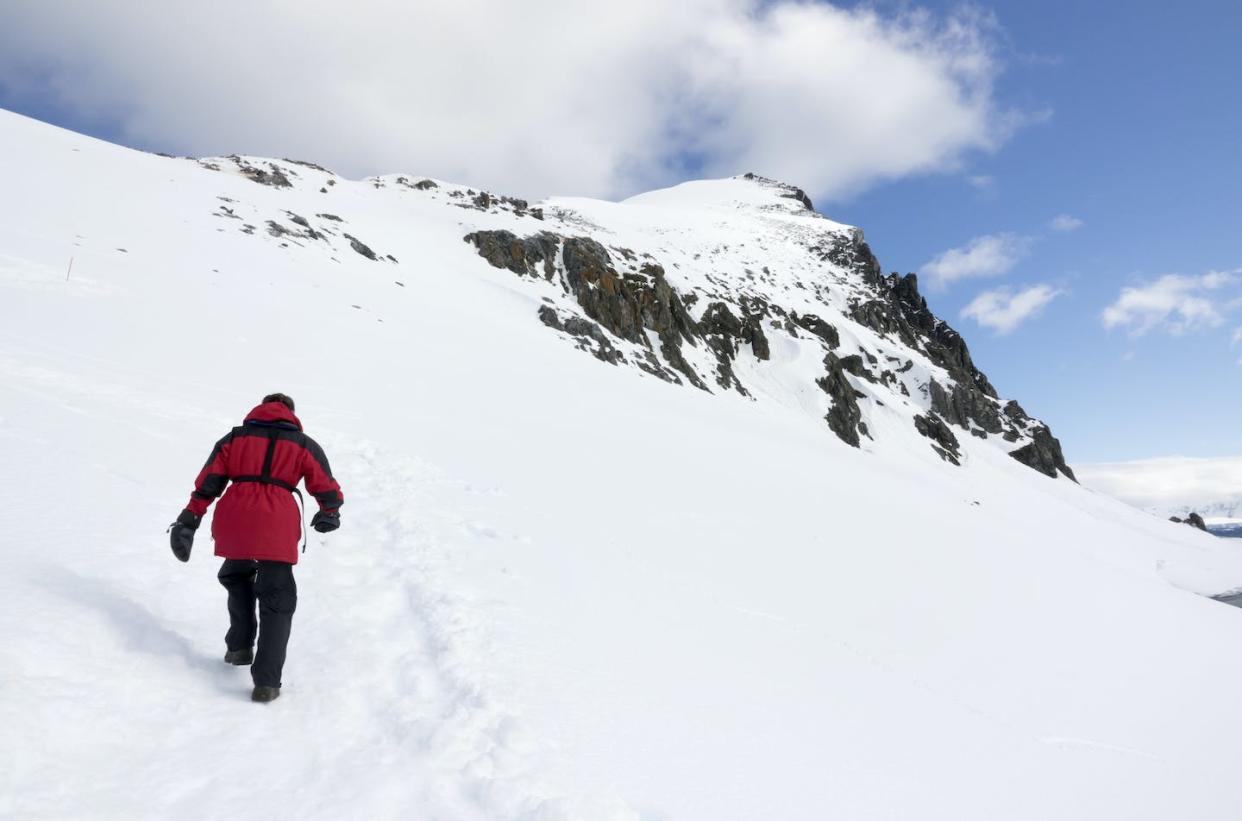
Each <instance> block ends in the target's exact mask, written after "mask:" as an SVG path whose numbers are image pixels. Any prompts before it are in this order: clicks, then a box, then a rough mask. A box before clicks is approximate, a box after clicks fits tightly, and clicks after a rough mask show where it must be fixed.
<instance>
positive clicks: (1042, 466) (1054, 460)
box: [1009, 425, 1078, 481]
mask: <svg viewBox="0 0 1242 821" xmlns="http://www.w3.org/2000/svg"><path fill="white" fill-rule="evenodd" d="M1031 440H1032V441H1031V443H1030V444H1028V445H1024V446H1022V447H1020V448H1018V449H1017V450H1015V451H1011V452H1010V454H1009V455H1010V456H1012V457H1013V458H1015V459H1017V460H1018V461H1019V462H1021V463H1022V464H1024V465H1026V466H1027V467H1030V468H1034V469H1035V470H1038V471H1039V472H1040V473H1042V474H1044V475H1045V476H1051V477H1053V478H1054V479H1055V478H1056V475H1057V472H1058V471H1060V472H1061V473H1063V474H1065V475H1066V476H1068V477H1069V478H1071V479H1074V471H1072V470H1071V469H1070V467H1069V465H1067V464H1065V457H1064V456H1063V455H1062V454H1061V443H1060V442H1059V441H1057V438H1056V437H1055V436H1053V435H1052V431H1050V430H1048V428H1047V426H1046V425H1039V426H1037V427H1036V428H1035V429H1034V430H1033V431H1031ZM1074 481H1078V480H1077V479H1074Z"/></svg>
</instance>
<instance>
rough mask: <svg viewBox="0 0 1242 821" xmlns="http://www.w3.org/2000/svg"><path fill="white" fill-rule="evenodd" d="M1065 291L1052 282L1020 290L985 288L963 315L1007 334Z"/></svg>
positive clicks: (963, 310) (997, 331) (964, 309)
mask: <svg viewBox="0 0 1242 821" xmlns="http://www.w3.org/2000/svg"><path fill="white" fill-rule="evenodd" d="M1062 293H1064V292H1063V291H1061V290H1059V289H1057V288H1054V287H1052V286H1051V285H1042V284H1041V285H1032V286H1030V287H1028V288H1023V289H1021V290H1019V291H1011V290H1009V289H1005V288H998V289H995V290H992V291H984V292H983V293H981V294H979V295H978V296H976V297H975V298H974V299H973V300H971V302H970V304H969V305H967V306H966V307H965V308H963V309H962V316H964V317H966V318H968V319H973V320H975V321H976V322H978V323H979V324H980V325H982V326H983V327H985V328H991V329H992V330H993V331H996V333H998V334H1002V335H1003V334H1007V333H1010V332H1011V331H1013V330H1014V329H1016V328H1017V327H1018V326H1019V325H1021V324H1022V323H1024V322H1026V321H1027V320H1028V319H1031V318H1032V317H1035V316H1037V315H1038V314H1039V312H1040V311H1042V310H1043V309H1044V307H1045V306H1046V305H1047V304H1048V303H1049V302H1051V301H1052V300H1054V299H1056V298H1057V297H1058V296H1060V295H1061V294H1062Z"/></svg>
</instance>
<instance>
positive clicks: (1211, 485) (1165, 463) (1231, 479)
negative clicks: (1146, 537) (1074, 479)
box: [1075, 457, 1242, 527]
mask: <svg viewBox="0 0 1242 821" xmlns="http://www.w3.org/2000/svg"><path fill="white" fill-rule="evenodd" d="M1075 471H1076V474H1077V476H1078V478H1079V479H1080V480H1081V481H1082V483H1083V484H1084V485H1086V486H1087V487H1089V488H1092V489H1094V490H1098V491H1100V492H1101V493H1106V494H1108V495H1109V496H1112V497H1113V498H1115V499H1120V500H1121V501H1123V502H1125V503H1126V504H1130V505H1133V506H1134V507H1137V508H1140V509H1142V510H1146V511H1147V512H1149V513H1152V514H1154V515H1156V516H1160V517H1164V518H1167V517H1169V516H1178V517H1181V518H1184V517H1185V516H1187V515H1188V514H1190V513H1192V512H1193V513H1198V514H1199V515H1201V516H1203V518H1204V519H1206V520H1208V524H1209V527H1210V526H1211V525H1212V524H1213V521H1212V520H1214V519H1242V457H1221V458H1215V459H1195V458H1186V457H1168V458H1162V459H1142V460H1136V461H1132V462H1111V463H1099V464H1079V465H1076V466H1075Z"/></svg>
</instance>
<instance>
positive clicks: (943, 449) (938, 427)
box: [914, 413, 962, 465]
mask: <svg viewBox="0 0 1242 821" xmlns="http://www.w3.org/2000/svg"><path fill="white" fill-rule="evenodd" d="M914 429H915V430H917V431H918V432H919V434H920V435H922V436H926V437H927V438H928V439H930V440H932V450H934V451H936V453H938V454H940V458H941V459H944V460H945V461H946V462H949V463H951V464H954V465H960V464H961V457H962V454H961V450H960V448H961V445H960V444H959V443H958V441H957V437H956V436H954V435H953V431H951V430H949V426H948V425H946V424H945V423H944V420H942V419H941V418H940V417H938V416H936V414H934V413H929V414H927V415H926V416H924V415H922V414H919V415H917V416H915V417H914Z"/></svg>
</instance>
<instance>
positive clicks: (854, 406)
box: [815, 352, 867, 447]
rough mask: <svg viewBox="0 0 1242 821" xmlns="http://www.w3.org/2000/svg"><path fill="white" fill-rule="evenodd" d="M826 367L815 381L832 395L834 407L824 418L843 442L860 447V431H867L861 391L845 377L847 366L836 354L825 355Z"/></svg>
mask: <svg viewBox="0 0 1242 821" xmlns="http://www.w3.org/2000/svg"><path fill="white" fill-rule="evenodd" d="M824 368H825V369H826V370H827V373H825V374H824V375H823V376H821V377H820V378H819V379H818V380H816V382H815V384H817V385H819V387H820V390H822V391H823V392H824V393H826V394H828V395H829V396H830V397H832V408H831V409H830V410H829V411H828V415H827V416H825V417H824V419H825V420H826V421H827V422H828V427H829V428H830V429H831V430H832V432H833V433H835V434H836V435H837V436H838V437H840V439H841V441H842V442H845V443H846V444H847V445H853V446H854V447H858V446H859V444H860V442H861V440H860V439H859V436H858V435H859V433H860V432H861V433H864V434H865V433H866V432H867V429H866V426H865V425H863V422H862V410H861V409H860V408H859V407H858V397H859V393H858V391H856V390H854V387H853V385H851V384H850V381H849V380H848V379H846V378H845V368H844V367H843V366H842V364H841V360H840V359H839V358H838V357H837V355H836V354H834V353H831V352H830V353H828V354H825V355H824Z"/></svg>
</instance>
